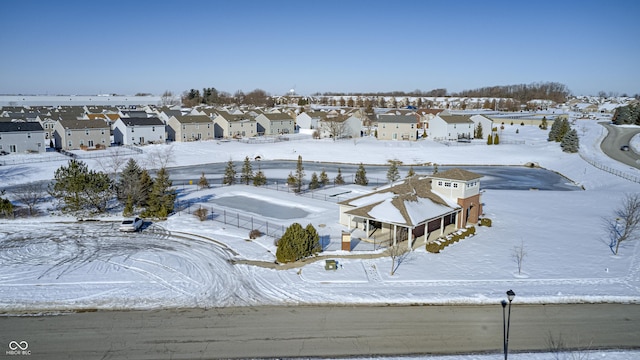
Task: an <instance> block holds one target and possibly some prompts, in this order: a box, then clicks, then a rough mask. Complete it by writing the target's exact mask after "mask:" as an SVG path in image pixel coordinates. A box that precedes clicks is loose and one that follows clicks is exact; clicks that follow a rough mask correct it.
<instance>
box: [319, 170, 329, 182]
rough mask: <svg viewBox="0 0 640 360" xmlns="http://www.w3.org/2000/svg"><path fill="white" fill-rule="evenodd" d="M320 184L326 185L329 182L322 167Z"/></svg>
mask: <svg viewBox="0 0 640 360" xmlns="http://www.w3.org/2000/svg"><path fill="white" fill-rule="evenodd" d="M320 184H321V185H322V186H327V184H329V177H328V176H327V172H326V171H324V169H322V172H321V173H320Z"/></svg>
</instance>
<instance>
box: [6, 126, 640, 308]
mask: <svg viewBox="0 0 640 360" xmlns="http://www.w3.org/2000/svg"><path fill="white" fill-rule="evenodd" d="M574 127H575V128H576V129H577V130H578V133H579V135H580V145H581V150H580V154H581V155H582V157H581V156H580V155H578V154H567V153H563V152H562V151H561V149H560V146H559V144H557V143H549V142H547V141H546V138H547V132H545V131H541V130H539V129H538V128H537V127H533V126H528V127H524V126H517V125H514V126H509V125H507V126H506V127H505V129H504V130H503V133H502V135H501V140H502V141H503V142H504V144H500V145H498V146H487V145H485V144H483V143H478V144H474V145H467V146H447V145H444V144H440V143H436V142H432V141H428V140H427V141H418V142H393V141H377V140H375V139H370V138H365V139H357V140H345V141H338V142H332V141H319V140H311V139H307V140H295V141H288V142H279V143H268V144H244V143H239V142H216V141H203V142H193V143H174V144H173V145H172V149H173V150H172V152H173V155H174V158H175V159H174V164H180V165H192V164H200V163H208V162H226V161H228V160H229V159H233V160H235V161H241V160H243V159H244V157H245V156H249V157H250V158H252V159H253V158H255V157H257V156H260V157H261V158H262V160H263V161H265V160H281V159H284V160H296V159H297V157H298V155H301V156H302V158H303V161H305V162H311V161H322V162H340V163H360V162H362V163H365V164H385V163H386V162H387V160H390V159H398V160H401V161H403V163H404V164H405V165H407V164H416V165H418V164H425V163H437V164H445V165H456V164H460V165H467V164H468V165H478V164H492V165H524V164H525V163H528V162H535V163H538V164H539V165H540V166H542V167H544V168H547V169H550V170H553V171H556V172H559V173H561V174H563V175H564V176H566V177H567V178H569V179H571V180H572V181H573V182H575V183H576V184H578V185H579V186H582V187H583V188H584V189H585V190H584V191H515V190H486V191H485V192H484V194H483V198H482V199H483V202H484V204H485V205H484V211H485V216H486V217H488V218H490V219H492V220H493V226H492V227H491V228H486V227H479V228H477V230H478V232H477V234H476V235H475V236H474V237H471V238H467V239H465V240H463V241H461V242H459V243H457V244H455V245H452V246H449V247H448V248H446V249H445V250H444V251H443V252H441V253H440V254H431V253H428V252H426V250H425V248H424V247H420V248H418V249H416V250H414V251H412V252H410V253H408V254H407V255H406V256H404V257H403V258H401V262H400V265H399V266H398V268H397V271H396V272H395V274H394V275H393V276H392V275H390V270H391V259H390V258H388V257H381V256H379V253H380V252H381V251H380V250H379V249H377V248H376V246H375V245H373V244H370V243H359V244H356V245H355V247H354V250H353V251H352V252H350V253H348V252H343V251H341V250H339V240H340V239H339V236H340V232H341V231H342V230H343V227H342V226H340V225H339V224H338V208H337V205H336V204H335V202H332V201H325V200H323V199H312V198H309V197H303V196H296V195H294V194H293V193H287V192H282V191H275V190H271V189H265V188H255V187H253V186H244V185H236V186H233V187H224V188H220V187H214V188H210V189H205V190H198V189H197V188H196V187H195V186H183V187H181V188H180V189H179V200H180V201H189V202H190V203H191V204H192V207H191V209H195V208H197V207H198V206H203V207H207V208H209V209H212V210H213V211H214V212H215V213H216V216H217V219H218V221H212V220H210V219H208V220H206V221H202V222H201V221H199V220H198V219H196V217H195V216H194V215H192V214H190V213H189V211H186V210H185V211H181V212H179V213H178V214H175V215H173V216H171V217H170V218H169V219H168V220H167V221H164V222H156V223H153V224H152V223H150V222H147V223H146V224H145V228H144V229H143V231H142V232H140V233H136V234H121V233H119V232H117V225H118V222H119V220H120V219H121V217H120V216H118V214H114V215H111V216H104V217H102V218H100V219H99V220H101V221H100V222H93V221H85V222H76V221H75V219H72V218H68V217H61V216H57V215H51V216H45V217H40V218H23V219H17V220H1V222H0V262H1V263H2V264H3V266H2V267H0V312H12V311H21V310H38V311H56V310H66V309H77V308H99V309H130V308H131V309H133V308H135V309H147V308H161V307H162V308H165V307H186V306H200V307H216V306H230V305H259V304H311V303H313V304H321V303H341V304H343V303H344V304H352V303H376V304H385V303H398V304H407V303H437V304H445V303H446V304H450V303H475V304H489V303H492V304H499V302H500V301H501V300H502V299H503V298H504V297H505V291H506V290H509V289H513V290H514V291H515V293H516V294H517V296H516V299H515V300H514V304H518V303H560V302H637V301H638V300H639V299H640V266H639V263H638V255H640V254H639V252H640V245H639V244H638V243H637V242H635V243H634V242H630V243H628V244H624V245H623V246H622V247H621V250H620V254H619V255H618V256H613V255H612V254H611V252H610V251H609V248H608V246H607V235H606V234H605V232H604V230H603V226H602V218H603V217H608V216H611V215H612V211H613V209H615V208H616V207H617V206H618V205H619V203H620V201H621V199H623V197H624V195H625V194H626V193H630V192H637V191H638V190H639V189H640V184H638V183H634V182H630V181H628V180H624V179H622V178H620V177H617V176H614V175H612V174H609V173H607V172H604V171H602V170H599V169H596V168H595V167H593V166H591V165H589V164H588V163H587V162H585V160H584V159H583V157H584V158H586V159H590V160H592V161H596V162H599V163H602V164H606V165H607V166H609V167H612V168H615V169H618V170H619V171H623V172H626V173H629V174H634V175H636V176H637V175H638V174H640V172H639V171H638V170H636V169H632V168H629V167H628V166H625V165H622V164H618V163H615V162H613V161H612V160H609V159H608V158H607V157H606V156H605V155H604V154H602V153H601V151H600V148H599V141H600V140H601V139H602V138H603V137H604V135H605V133H604V128H603V127H602V126H600V125H598V124H597V123H596V122H595V121H593V120H578V121H577V123H576V124H575V125H574ZM516 129H518V130H519V133H516V132H515V131H516ZM509 140H521V141H524V144H517V145H511V144H508V143H507V142H508V141H509ZM633 146H636V147H637V141H636V140H634V143H633ZM155 147H156V146H147V147H145V148H144V151H145V154H149V153H151V152H153V151H154V148H155ZM145 154H142V155H137V157H136V159H137V160H139V161H140V162H144V156H146V155H145ZM10 156H15V157H18V156H26V155H10ZM30 156H33V155H30ZM42 156H50V155H49V154H45V155H42ZM83 161H85V162H86V163H87V164H89V166H90V167H92V168H96V169H98V170H100V167H99V165H98V163H97V162H96V161H95V160H91V159H88V160H83ZM64 164H66V159H63V160H60V161H49V162H43V163H33V164H21V165H9V166H2V167H0V181H1V183H2V184H3V185H4V186H11V185H14V184H20V183H24V182H27V181H36V180H46V179H52V178H53V173H54V171H55V169H57V168H58V167H59V166H61V165H64ZM254 169H255V165H254ZM293 170H295V168H294V167H292V168H291V169H281V170H278V171H272V172H266V176H267V178H269V177H286V174H288V173H289V172H290V171H293ZM306 175H307V179H309V178H310V175H311V174H310V173H307V174H306ZM344 175H348V174H344ZM401 175H402V176H404V175H405V174H401ZM334 176H335V174H331V173H330V174H329V177H330V178H333V177H334ZM194 182H197V179H194ZM354 187H355V188H357V186H354V185H350V186H348V188H349V189H350V190H353V189H354ZM7 196H11V193H10V192H8V193H7ZM251 199H253V200H255V201H259V203H260V205H261V206H263V209H262V210H261V209H258V208H255V209H249V208H244V209H242V210H241V211H242V213H243V214H244V215H247V216H253V217H254V218H255V219H256V221H268V222H269V223H270V224H271V226H274V227H278V226H279V227H281V228H284V227H286V226H288V225H289V224H291V223H293V222H296V221H297V222H299V223H301V224H302V225H303V226H305V225H306V224H308V223H311V224H313V225H314V226H315V227H316V229H318V231H319V233H320V235H321V236H322V238H323V245H324V248H325V251H324V252H323V253H322V255H323V256H325V257H328V258H332V259H336V260H337V261H338V263H339V267H338V270H336V271H326V270H325V269H324V260H319V261H316V262H311V263H309V264H307V265H305V266H303V267H297V268H290V269H286V270H276V269H273V268H270V267H265V266H255V265H247V264H244V263H243V264H236V265H232V264H231V262H230V260H235V261H238V260H255V261H261V262H265V263H273V261H274V259H275V255H274V254H275V246H274V239H273V238H271V237H266V236H264V237H261V238H259V239H256V240H248V230H246V229H239V228H237V227H236V225H235V224H234V222H233V221H232V220H233V218H232V217H230V218H229V219H228V221H226V222H227V223H226V224H225V223H224V222H220V221H221V218H220V217H221V216H222V214H223V213H226V211H229V213H233V212H235V211H239V210H238V206H240V205H241V203H247V202H248V203H249V204H250V203H251ZM239 200H241V201H239ZM48 206H50V204H43V205H42V208H43V209H45V212H46V209H47V207H48ZM282 207H284V208H291V209H294V214H295V213H297V214H299V215H298V216H297V217H295V218H294V217H293V216H291V213H290V212H284V213H283V210H282ZM278 208H279V209H280V210H278V211H276V210H274V209H278ZM285 213H286V214H285ZM285 215H286V216H285ZM519 246H523V248H524V250H525V252H526V255H525V257H524V260H523V266H522V273H520V274H519V273H518V268H517V265H516V262H515V259H514V255H513V253H514V249H515V248H516V247H519Z"/></svg>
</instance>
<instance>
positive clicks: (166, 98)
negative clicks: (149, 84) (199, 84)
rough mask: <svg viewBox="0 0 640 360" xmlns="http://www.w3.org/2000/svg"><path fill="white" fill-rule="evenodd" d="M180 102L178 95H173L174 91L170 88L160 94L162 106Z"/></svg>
mask: <svg viewBox="0 0 640 360" xmlns="http://www.w3.org/2000/svg"><path fill="white" fill-rule="evenodd" d="M179 104H180V100H179V99H178V97H177V96H175V95H173V93H172V92H171V91H169V90H165V92H164V93H162V96H160V105H161V106H174V105H179Z"/></svg>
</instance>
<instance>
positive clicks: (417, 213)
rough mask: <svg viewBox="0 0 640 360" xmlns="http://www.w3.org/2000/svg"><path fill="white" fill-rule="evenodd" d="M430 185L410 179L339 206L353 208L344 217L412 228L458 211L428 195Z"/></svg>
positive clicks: (420, 178)
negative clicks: (349, 216)
mask: <svg viewBox="0 0 640 360" xmlns="http://www.w3.org/2000/svg"><path fill="white" fill-rule="evenodd" d="M431 181H432V179H431V177H428V176H427V177H425V176H412V177H410V178H407V179H405V180H403V181H401V182H399V183H396V184H394V185H392V186H389V187H386V188H383V189H381V190H378V191H376V192H373V193H371V194H367V195H363V196H359V197H356V198H353V199H350V200H346V201H343V202H341V203H340V204H343V205H350V206H354V207H355V209H351V210H348V211H346V212H345V213H346V214H350V215H355V216H359V217H364V218H369V219H376V220H378V221H383V222H386V223H394V224H398V225H405V226H412V227H413V226H417V225H420V224H423V223H425V222H427V221H428V220H431V219H435V218H438V217H441V216H443V215H446V214H448V213H452V212H456V211H458V210H459V209H460V206H459V205H458V204H456V203H455V201H453V200H451V199H445V198H442V197H441V196H440V195H438V194H436V193H434V192H432V191H431Z"/></svg>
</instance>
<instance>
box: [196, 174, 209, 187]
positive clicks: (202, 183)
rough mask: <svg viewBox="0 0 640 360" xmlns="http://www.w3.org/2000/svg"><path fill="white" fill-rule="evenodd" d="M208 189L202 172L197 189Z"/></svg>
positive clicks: (207, 183)
mask: <svg viewBox="0 0 640 360" xmlns="http://www.w3.org/2000/svg"><path fill="white" fill-rule="evenodd" d="M208 187H209V181H208V180H207V178H206V177H205V176H204V172H203V173H202V175H200V180H198V188H199V189H204V188H208Z"/></svg>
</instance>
